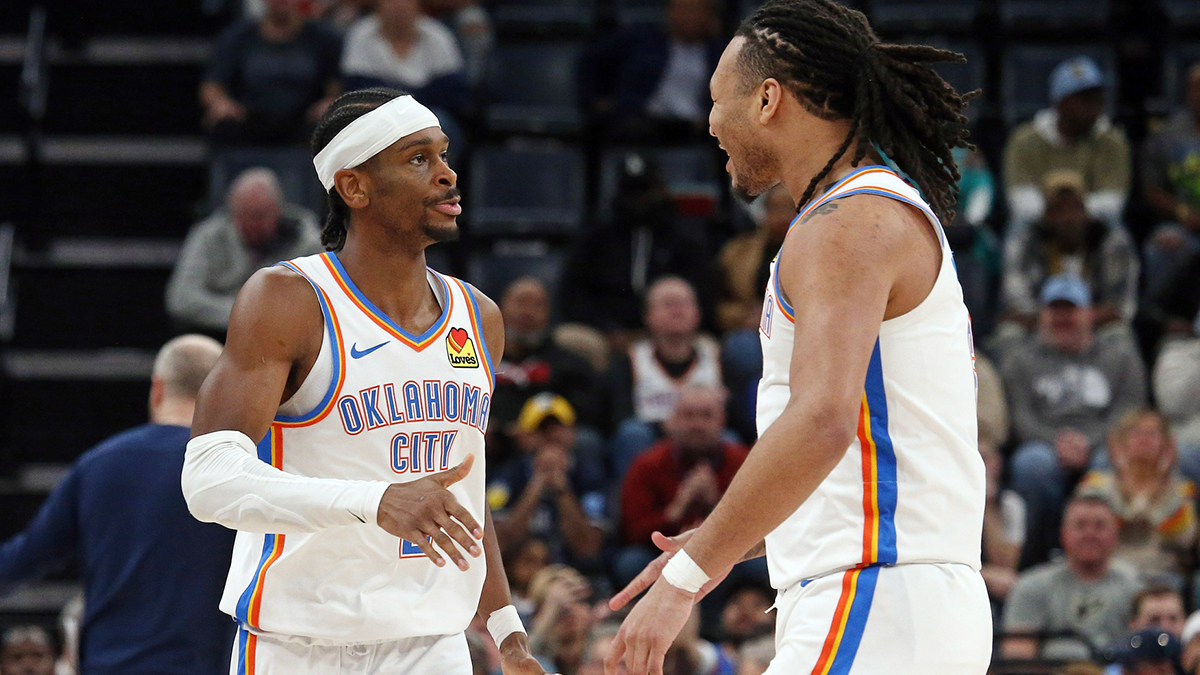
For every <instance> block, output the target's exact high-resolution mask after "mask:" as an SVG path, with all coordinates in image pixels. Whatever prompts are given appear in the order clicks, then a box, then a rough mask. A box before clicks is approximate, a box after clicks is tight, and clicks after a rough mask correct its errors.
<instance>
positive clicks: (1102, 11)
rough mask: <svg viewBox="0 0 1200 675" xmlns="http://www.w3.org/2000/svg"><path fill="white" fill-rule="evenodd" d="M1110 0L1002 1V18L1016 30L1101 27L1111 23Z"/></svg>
mask: <svg viewBox="0 0 1200 675" xmlns="http://www.w3.org/2000/svg"><path fill="white" fill-rule="evenodd" d="M1111 11H1112V6H1111V1H1110V0H1000V18H1001V20H1002V21H1003V22H1004V25H1005V26H1008V27H1009V28H1015V29H1030V30H1055V31H1057V30H1063V29H1068V28H1069V29H1073V30H1078V29H1080V28H1099V27H1101V26H1104V25H1105V24H1106V23H1108V17H1109V14H1110V13H1111Z"/></svg>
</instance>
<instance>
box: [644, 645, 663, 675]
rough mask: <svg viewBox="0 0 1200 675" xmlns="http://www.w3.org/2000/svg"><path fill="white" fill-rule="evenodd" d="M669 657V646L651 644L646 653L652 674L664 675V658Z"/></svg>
mask: <svg viewBox="0 0 1200 675" xmlns="http://www.w3.org/2000/svg"><path fill="white" fill-rule="evenodd" d="M666 658H667V648H666V646H664V645H657V644H656V645H650V649H649V653H648V654H647V655H646V660H647V662H648V663H647V667H648V668H649V669H650V671H649V672H650V675H663V660H664V659H666Z"/></svg>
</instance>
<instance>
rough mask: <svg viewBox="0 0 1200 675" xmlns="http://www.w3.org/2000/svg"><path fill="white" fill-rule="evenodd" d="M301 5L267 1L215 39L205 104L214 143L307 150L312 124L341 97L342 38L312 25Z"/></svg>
mask: <svg viewBox="0 0 1200 675" xmlns="http://www.w3.org/2000/svg"><path fill="white" fill-rule="evenodd" d="M298 4H299V3H298V2H297V1H296V0H266V13H265V14H264V15H263V17H262V18H261V19H253V18H247V19H243V20H241V21H239V22H237V23H235V24H234V25H232V26H230V27H229V28H227V29H226V30H225V32H223V33H222V34H221V35H220V37H218V38H217V41H216V44H214V45H213V50H212V56H211V57H210V59H209V62H208V69H207V70H206V71H205V73H204V80H203V81H202V82H201V84H200V101H201V103H203V105H204V124H205V126H206V127H208V128H209V130H210V131H211V132H212V135H213V139H214V140H215V141H217V142H219V143H223V144H235V145H292V144H307V142H308V136H309V134H310V132H311V130H312V127H313V125H315V124H316V121H317V120H318V119H320V117H321V115H322V114H324V112H325V109H326V108H328V107H329V104H330V103H332V102H333V99H334V98H335V97H336V96H337V95H338V93H339V92H340V91H341V85H340V84H339V82H338V61H339V60H340V58H341V53H342V42H341V38H339V37H338V35H337V34H336V33H335V32H334V31H333V30H332V29H330V28H328V27H326V26H325V25H323V24H321V23H318V22H316V21H308V20H306V19H305V18H304V16H303V14H301V13H300V11H299V8H298Z"/></svg>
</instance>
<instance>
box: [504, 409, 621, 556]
mask: <svg viewBox="0 0 1200 675" xmlns="http://www.w3.org/2000/svg"><path fill="white" fill-rule="evenodd" d="M575 417H576V416H575V408H574V407H573V406H572V405H571V404H570V402H568V401H567V399H565V398H563V397H562V396H560V395H558V394H555V393H551V392H544V393H541V394H536V395H534V396H531V397H530V398H529V400H528V401H526V402H525V405H524V406H523V407H522V408H521V413H520V414H519V415H518V416H517V425H516V426H517V444H518V445H519V446H520V448H521V456H520V457H517V458H516V459H513V460H510V461H508V462H506V463H504V464H501V465H500V466H499V467H497V468H496V470H495V472H494V474H492V475H493V478H492V479H491V480H490V481H489V483H488V489H487V499H488V505H489V506H490V507H491V508H492V511H493V513H494V518H495V524H496V535H497V536H498V537H499V538H500V545H501V548H504V549H507V548H509V547H510V546H515V545H516V544H519V543H520V542H522V541H524V540H525V539H526V538H527V537H531V536H532V537H537V538H539V539H542V540H544V541H546V542H548V543H549V546H550V559H551V561H553V562H565V563H569V564H573V565H575V566H576V567H579V566H581V565H582V566H586V565H587V564H588V563H589V562H594V561H593V560H592V559H593V558H594V557H595V556H596V554H597V553H599V551H600V545H601V544H602V543H603V540H604V529H605V522H604V515H605V504H606V498H605V492H604V485H603V476H602V473H603V472H602V471H600V470H598V469H597V468H596V467H595V466H593V464H594V463H593V462H592V461H590V459H589V458H587V457H580V456H578V455H577V454H576V452H575V450H576V445H577V443H576V433H575Z"/></svg>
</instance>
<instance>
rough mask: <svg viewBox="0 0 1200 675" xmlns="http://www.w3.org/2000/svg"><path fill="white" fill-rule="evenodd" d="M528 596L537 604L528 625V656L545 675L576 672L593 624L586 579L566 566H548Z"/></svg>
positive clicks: (535, 581)
mask: <svg viewBox="0 0 1200 675" xmlns="http://www.w3.org/2000/svg"><path fill="white" fill-rule="evenodd" d="M530 593H531V597H532V598H533V601H534V602H535V603H536V605H537V611H536V612H535V613H534V615H533V621H532V622H531V623H530V624H529V651H530V653H532V654H533V655H534V656H536V657H537V659H538V661H539V662H541V663H542V664H543V666H544V667H545V668H546V670H547V672H554V673H563V674H564V675H567V674H569V673H575V672H576V671H577V670H578V669H579V666H580V664H582V663H583V656H584V648H585V647H586V646H587V639H588V635H589V633H591V630H592V623H593V621H592V608H591V606H590V605H589V604H588V601H589V599H590V598H591V595H592V589H591V587H590V586H589V585H588V581H587V579H585V578H584V577H583V575H582V574H580V573H579V572H577V571H576V570H575V569H573V568H571V567H568V566H566V565H551V566H549V567H547V568H545V569H543V570H542V571H541V572H538V574H537V576H535V577H534V579H533V582H532V583H531V584H530Z"/></svg>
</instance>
